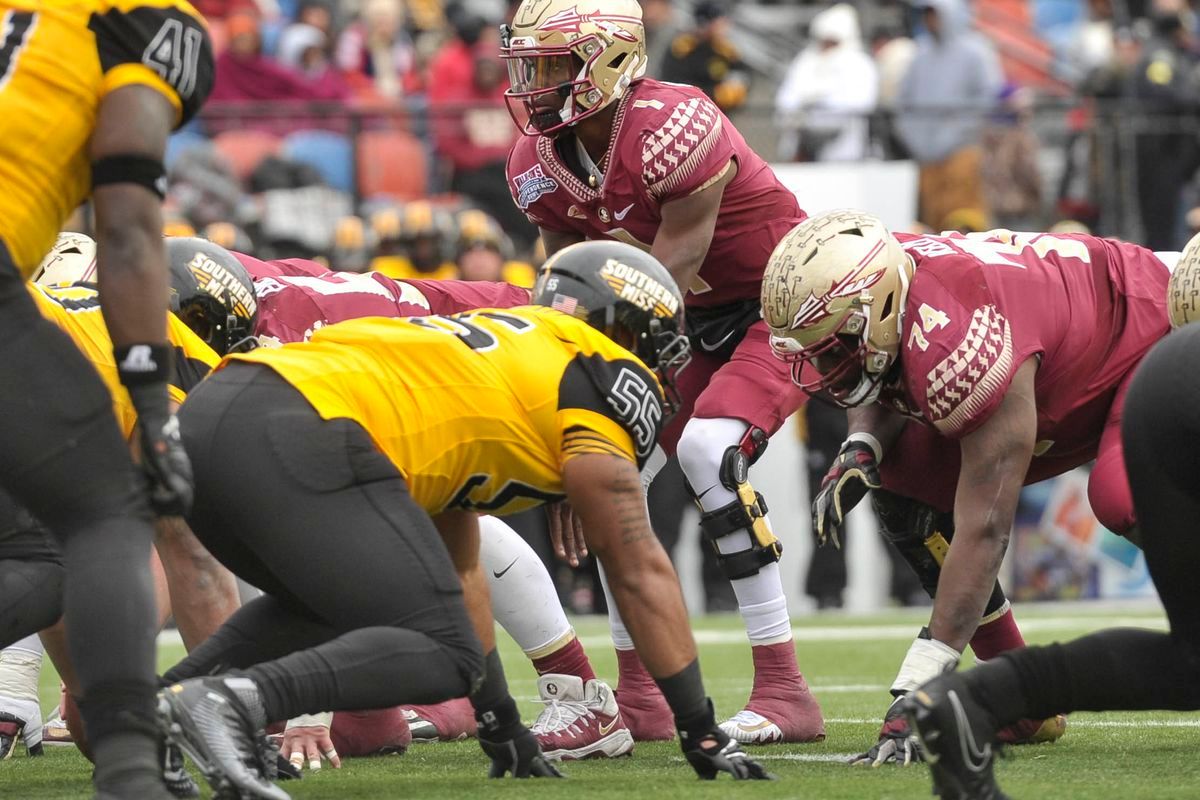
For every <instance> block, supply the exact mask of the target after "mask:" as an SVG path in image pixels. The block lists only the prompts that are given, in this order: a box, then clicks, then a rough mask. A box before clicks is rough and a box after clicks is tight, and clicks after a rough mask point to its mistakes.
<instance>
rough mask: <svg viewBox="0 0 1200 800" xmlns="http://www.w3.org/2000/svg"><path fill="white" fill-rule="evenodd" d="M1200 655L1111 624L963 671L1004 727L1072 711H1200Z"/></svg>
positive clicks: (1159, 635) (1164, 639)
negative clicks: (1198, 677) (1199, 674)
mask: <svg viewBox="0 0 1200 800" xmlns="http://www.w3.org/2000/svg"><path fill="white" fill-rule="evenodd" d="M1198 668H1200V657H1198V656H1197V654H1196V653H1195V652H1194V651H1193V650H1191V648H1189V647H1188V646H1187V645H1186V644H1182V643H1179V642H1176V641H1175V640H1173V639H1172V638H1171V636H1170V635H1169V634H1165V633H1156V632H1153V631H1145V630H1138V629H1134V628H1112V629H1109V630H1104V631H1099V632H1097V633H1093V634H1091V635H1089V636H1084V637H1082V638H1079V639H1076V640H1074V641H1071V642H1067V643H1066V644H1052V645H1049V646H1047V647H1026V648H1023V649H1021V650H1015V651H1012V652H1008V653H1004V654H1002V655H1000V656H999V657H997V658H996V659H995V660H993V661H991V662H989V663H987V664H984V665H983V666H981V667H979V668H977V669H973V670H970V671H969V672H966V673H964V674H963V679H964V680H965V681H966V682H967V685H968V686H969V687H970V689H971V691H972V694H973V695H974V696H975V697H976V698H977V699H978V700H979V702H980V704H981V705H982V706H983V707H984V708H985V709H987V710H988V711H989V712H990V713H991V714H992V715H993V716H994V717H995V719H996V723H997V725H998V726H1001V727H1003V726H1005V725H1009V724H1012V723H1013V722H1016V721H1017V720H1020V719H1023V718H1027V717H1028V718H1032V719H1043V718H1045V717H1049V716H1051V715H1053V714H1057V713H1067V712H1071V711H1140V710H1151V709H1154V710H1158V709H1162V710H1170V711H1193V710H1196V709H1200V687H1198V686H1197V683H1196V674H1197V671H1198Z"/></svg>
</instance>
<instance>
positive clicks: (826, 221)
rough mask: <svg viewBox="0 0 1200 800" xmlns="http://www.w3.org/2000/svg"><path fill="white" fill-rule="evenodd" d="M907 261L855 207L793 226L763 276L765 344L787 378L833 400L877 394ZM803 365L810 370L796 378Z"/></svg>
mask: <svg viewBox="0 0 1200 800" xmlns="http://www.w3.org/2000/svg"><path fill="white" fill-rule="evenodd" d="M912 273H913V262H912V259H911V258H909V256H908V254H907V253H905V252H904V250H903V248H901V247H900V243H899V242H898V241H896V237H894V236H892V234H891V233H890V232H889V231H888V229H887V228H886V227H884V225H883V223H882V222H881V221H880V220H878V219H877V218H875V217H873V216H871V215H870V214H865V213H863V212H861V211H849V210H840V211H830V212H827V213H825V214H821V215H819V216H816V217H810V218H809V219H806V220H805V221H804V222H801V223H800V224H799V225H797V226H796V227H795V228H792V230H791V231H789V232H788V234H787V235H786V236H784V237H783V239H781V240H780V242H779V244H778V245H777V246H776V247H775V251H774V252H773V253H771V258H770V260H769V261H768V262H767V269H766V272H765V274H764V275H763V284H762V309H763V319H764V320H765V321H766V323H767V325H768V326H769V327H770V329H771V349H772V350H773V351H774V352H775V355H776V356H778V357H779V358H781V359H782V360H784V361H787V362H789V363H791V364H792V380H793V381H794V382H795V383H796V385H798V386H800V387H801V388H803V389H804V390H805V391H808V392H824V393H825V394H826V395H827V396H828V397H829V398H830V399H832V400H833V401H834V402H836V403H838V404H839V405H843V406H857V405H863V404H866V403H872V402H874V401H875V400H876V398H878V396H879V390H880V388H881V387H882V383H883V379H884V376H885V375H886V374H887V372H888V370H889V369H890V368H891V366H892V364H894V363H895V361H896V356H897V355H898V354H899V352H900V342H901V336H900V327H901V325H902V323H903V316H904V301H905V299H906V298H907V295H908V285H909V281H910V280H911V278H912ZM805 364H810V365H811V366H812V367H813V368H814V369H815V370H816V373H817V374H816V375H811V374H810V375H809V376H803V375H802V374H801V373H802V371H803V368H804V365H805Z"/></svg>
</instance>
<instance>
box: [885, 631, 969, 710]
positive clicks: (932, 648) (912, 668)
mask: <svg viewBox="0 0 1200 800" xmlns="http://www.w3.org/2000/svg"><path fill="white" fill-rule="evenodd" d="M928 637H929V632H928V630H927V629H924V628H923V629H922V630H921V635H920V636H918V637H917V638H916V640H915V641H914V642H913V643H912V646H911V647H909V648H908V654H907V655H905V656H904V663H902V664H901V665H900V672H899V673H898V674H897V675H896V680H895V681H894V682H893V683H892V690H891V691H892V695H893V696H894V697H899V696H900V695H902V694H907V693H909V692H911V691H912V690H914V689H916V688H917V687H919V686H922V685H924V684H926V683H928V682H929V681H931V680H933V679H934V678H936V677H937V676H939V675H941V674H942V673H945V672H952V671H953V670H954V668H955V667H957V666H958V660H959V659H960V658H962V653H960V652H958V651H957V650H955V649H954V648H953V647H951V646H950V645H948V644H945V643H944V642H939V641H937V640H936V639H930V638H928Z"/></svg>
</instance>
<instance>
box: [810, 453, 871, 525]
mask: <svg viewBox="0 0 1200 800" xmlns="http://www.w3.org/2000/svg"><path fill="white" fill-rule="evenodd" d="M882 485H883V482H882V481H881V480H880V478H879V464H878V463H877V459H876V458H875V451H873V450H872V449H871V447H870V445H868V444H867V443H865V442H860V441H847V442H845V443H844V444H843V445H842V449H841V450H839V451H838V454H837V458H835V459H834V461H833V465H832V466H830V467H829V471H828V472H826V473H825V477H824V478H823V479H822V480H821V491H820V492H818V493H817V496H816V498H815V499H814V500H813V504H812V516H813V535H814V536H816V537H817V544H818V545H821V546H824V545H825V544H827V543H829V542H832V543H833V546H834V547H841V546H842V543H841V540H840V539H839V531H840V530H841V528H842V525H844V524H845V522H846V516H847V515H848V514H849V513H850V511H851V509H853V508H854V507H855V506H856V505H858V503H859V501H860V500H862V499H863V497H865V496H866V494H867V490H868V489H878V488H880V487H881V486H882Z"/></svg>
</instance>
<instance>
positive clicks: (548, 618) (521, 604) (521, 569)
mask: <svg viewBox="0 0 1200 800" xmlns="http://www.w3.org/2000/svg"><path fill="white" fill-rule="evenodd" d="M479 533H480V537H479V538H480V547H479V557H480V559H481V560H482V562H483V568H484V569H485V570H486V571H487V576H488V586H489V587H490V589H491V593H492V615H493V616H494V617H495V618H496V621H497V622H499V623H500V625H501V627H503V628H504V630H506V631H507V632H508V635H509V636H511V637H512V638H513V640H514V641H516V643H517V645H518V646H519V647H520V648H521V649H522V650H523V651H525V653H527V654H528V653H535V652H537V651H539V650H542V649H543V648H545V647H546V646H547V645H550V644H554V643H555V642H557V641H558V640H560V639H563V638H564V637H566V636H567V635H569V634H571V633H573V631H572V629H571V623H569V622H567V614H566V612H565V611H563V607H562V603H560V602H559V601H558V591H557V590H556V589H555V588H554V580H553V579H552V578H551V577H550V573H548V572H547V571H546V565H545V564H543V563H542V560H541V559H540V558H538V556H537V553H535V552H534V551H533V548H532V547H530V546H529V544H528V543H527V542H526V541H525V540H524V539H522V538H521V536H520V534H518V533H517V532H516V531H514V530H513V529H512V528H510V527H509V526H508V524H507V523H505V522H503V521H501V520H499V519H496V518H495V517H480V518H479ZM497 575H499V576H500V577H497Z"/></svg>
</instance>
